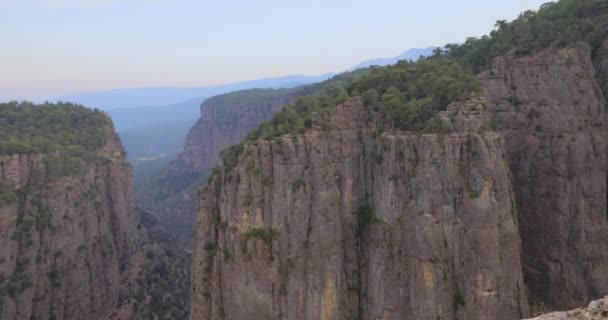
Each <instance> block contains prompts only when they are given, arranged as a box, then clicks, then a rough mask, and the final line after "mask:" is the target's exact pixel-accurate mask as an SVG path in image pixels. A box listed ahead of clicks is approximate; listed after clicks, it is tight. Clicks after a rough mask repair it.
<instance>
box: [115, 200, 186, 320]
mask: <svg viewBox="0 0 608 320" xmlns="http://www.w3.org/2000/svg"><path fill="white" fill-rule="evenodd" d="M136 212H137V216H138V220H139V224H138V225H137V234H135V235H133V236H134V237H137V239H139V240H140V247H139V248H138V250H137V252H134V253H133V255H132V256H131V267H130V268H129V270H128V271H127V272H126V273H125V275H124V277H123V280H122V283H121V288H120V294H119V297H120V298H119V302H118V305H117V306H116V307H115V308H114V309H113V310H111V311H109V312H108V313H107V314H106V316H105V318H104V319H106V320H126V319H129V320H148V319H165V320H169V319H172V320H185V319H188V315H189V313H190V267H191V264H192V259H191V254H190V253H189V252H188V251H186V250H185V249H183V246H181V245H180V244H178V243H177V241H176V240H175V239H174V237H172V236H171V235H170V234H169V233H168V232H167V231H166V230H165V228H164V227H163V225H162V224H161V223H160V221H159V220H158V219H157V218H156V217H155V216H154V215H153V214H152V213H150V212H147V211H145V210H141V209H139V208H136Z"/></svg>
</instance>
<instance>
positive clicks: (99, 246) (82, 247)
mask: <svg viewBox="0 0 608 320" xmlns="http://www.w3.org/2000/svg"><path fill="white" fill-rule="evenodd" d="M100 152H101V153H102V154H103V155H104V156H106V160H105V161H99V162H98V163H96V164H91V165H90V166H89V167H88V168H87V169H86V170H85V172H84V173H83V174H79V175H76V176H71V177H63V178H60V179H54V180H50V179H48V174H47V173H48V172H47V166H46V165H45V158H46V157H47V156H48V155H14V156H3V157H0V177H1V179H2V183H4V184H5V185H11V186H12V187H14V188H15V189H16V190H17V192H16V195H17V199H15V201H13V202H12V203H10V204H6V205H5V206H3V207H2V208H0V242H1V243H2V246H0V261H1V262H0V318H1V319H28V320H29V319H99V318H101V317H102V316H103V315H104V314H105V312H106V311H107V310H108V309H110V308H111V307H112V306H113V305H115V304H116V303H117V301H118V298H119V296H118V293H119V289H120V284H121V276H122V275H121V274H122V272H123V271H124V270H126V269H127V268H128V266H129V260H130V258H129V257H130V255H131V254H132V252H133V250H134V249H135V248H136V247H137V243H136V241H135V240H134V239H133V238H132V236H131V235H132V234H134V230H135V226H136V223H135V216H134V210H133V200H132V199H133V198H132V190H131V188H132V181H131V179H132V178H131V166H130V165H129V164H128V162H127V161H126V158H125V154H124V151H123V148H122V145H121V144H120V141H119V139H118V138H117V137H116V136H115V135H114V133H113V132H112V138H111V139H109V142H108V143H107V145H106V146H105V147H104V148H103V150H102V151H100Z"/></svg>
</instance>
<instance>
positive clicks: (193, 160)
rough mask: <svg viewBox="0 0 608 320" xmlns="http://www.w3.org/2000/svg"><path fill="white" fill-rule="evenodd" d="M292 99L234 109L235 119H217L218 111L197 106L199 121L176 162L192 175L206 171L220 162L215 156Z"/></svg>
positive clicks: (233, 117) (238, 140) (240, 139)
mask: <svg viewBox="0 0 608 320" xmlns="http://www.w3.org/2000/svg"><path fill="white" fill-rule="evenodd" d="M293 99H294V97H293V96H288V95H286V96H285V97H281V98H276V99H269V100H266V101H261V102H258V103H253V104H246V105H241V106H238V114H237V115H236V116H232V117H227V119H226V120H219V119H218V114H219V113H220V112H221V111H219V110H218V108H217V107H215V106H214V105H210V104H206V103H203V105H201V118H200V119H199V120H198V121H197V122H196V124H195V125H194V127H192V129H190V132H189V133H188V137H187V138H186V145H185V147H184V152H183V153H182V154H181V155H180V156H179V158H178V163H180V165H181V166H183V167H185V168H187V169H188V170H191V171H194V172H204V171H210V170H211V169H213V168H214V167H215V166H217V165H219V164H220V163H221V161H220V158H219V153H220V151H222V149H224V148H226V147H228V146H230V145H233V144H237V143H240V142H241V141H243V140H244V139H245V137H247V134H249V132H251V131H253V130H254V129H256V128H257V127H258V126H259V125H260V124H261V123H262V122H264V121H268V120H270V118H271V117H272V116H273V115H274V114H275V113H277V112H279V111H280V110H281V109H282V108H283V107H284V106H285V105H286V104H288V103H290V102H291V101H293Z"/></svg>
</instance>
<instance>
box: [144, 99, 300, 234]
mask: <svg viewBox="0 0 608 320" xmlns="http://www.w3.org/2000/svg"><path fill="white" fill-rule="evenodd" d="M293 91H294V90H273V89H264V90H262V89H254V90H245V91H240V92H235V93H229V94H225V95H221V96H217V97H214V98H211V99H208V100H207V101H206V102H205V103H203V104H202V105H201V118H200V119H199V120H198V121H197V123H196V124H195V125H194V127H192V129H190V132H189V133H188V137H187V139H186V144H185V146H184V151H183V152H182V154H180V156H179V158H178V159H177V160H175V161H173V162H172V163H170V164H169V165H168V166H167V167H166V168H164V169H162V170H161V172H159V173H157V174H156V175H154V176H152V177H150V178H147V179H144V180H142V181H141V182H138V185H137V190H138V195H137V198H138V203H139V205H141V206H143V207H145V208H147V209H150V210H153V211H155V212H157V213H158V215H159V217H160V219H161V222H162V223H163V224H164V225H165V226H167V227H168V229H169V231H170V232H172V233H173V234H174V235H177V236H179V237H180V238H181V239H182V240H183V241H184V242H186V244H187V245H191V242H192V238H193V229H192V225H193V224H194V221H196V217H195V215H196V190H197V189H198V187H199V186H200V185H201V183H202V182H203V179H204V178H205V177H206V176H207V174H209V172H210V171H211V169H212V168H214V167H216V166H218V165H219V164H220V163H221V161H220V159H219V153H220V151H221V150H222V149H224V148H226V147H227V146H230V145H232V144H235V143H239V142H241V141H242V140H243V139H245V137H246V136H247V134H248V133H249V132H250V131H252V130H253V129H255V128H256V127H257V126H258V125H260V124H261V123H262V122H264V121H267V120H269V119H270V118H271V117H272V116H273V115H274V114H275V113H276V112H278V111H279V110H281V109H282V107H283V106H284V105H286V104H288V103H289V102H291V101H293V99H294V97H295V95H294V94H293Z"/></svg>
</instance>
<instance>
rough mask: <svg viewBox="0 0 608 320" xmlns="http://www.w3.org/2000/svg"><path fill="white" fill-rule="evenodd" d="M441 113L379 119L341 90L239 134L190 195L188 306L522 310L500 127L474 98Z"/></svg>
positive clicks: (358, 312) (387, 312)
mask: <svg viewBox="0 0 608 320" xmlns="http://www.w3.org/2000/svg"><path fill="white" fill-rule="evenodd" d="M441 119H442V120H441V121H442V122H443V124H444V128H446V129H444V130H445V132H444V133H438V134H422V135H419V134H412V133H407V132H402V131H386V132H380V129H379V128H380V127H379V126H377V124H378V123H382V122H383V120H382V119H381V116H380V115H378V114H375V113H373V112H370V111H366V110H365V108H364V107H363V106H362V103H361V102H360V101H355V102H350V103H347V104H344V105H340V106H338V107H336V108H334V109H333V110H332V111H331V112H330V113H329V114H325V115H318V117H317V118H315V120H314V124H313V129H311V130H308V131H307V132H306V133H305V134H304V135H302V136H289V135H288V136H282V137H280V138H278V139H275V140H272V141H259V142H258V143H256V144H255V145H251V146H248V147H247V148H246V149H245V151H244V154H243V155H242V156H241V158H240V160H239V163H238V164H237V166H236V167H235V168H233V169H232V170H225V171H224V172H222V173H220V174H218V175H217V176H215V177H214V178H213V179H212V181H211V183H210V184H209V185H208V186H207V187H206V188H205V189H204V190H203V191H202V192H201V195H200V209H199V220H198V223H197V238H196V243H195V247H194V253H193V271H192V272H193V288H192V295H193V296H192V317H193V319H454V318H456V317H458V318H459V319H517V318H521V317H522V316H524V315H526V314H527V313H528V310H527V298H526V291H525V287H524V283H523V276H522V273H521V264H520V250H521V244H520V239H519V235H518V222H517V212H516V210H515V207H514V206H513V205H514V203H515V194H514V193H513V191H512V188H511V182H510V176H509V168H508V164H507V159H506V152H505V150H506V149H505V144H504V141H503V138H502V136H501V135H500V133H498V132H495V131H492V130H490V128H491V121H490V115H489V113H488V112H487V110H486V108H485V107H484V103H483V101H471V102H468V103H460V104H456V105H452V106H451V107H450V109H449V110H448V111H447V112H444V113H442V115H441Z"/></svg>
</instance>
